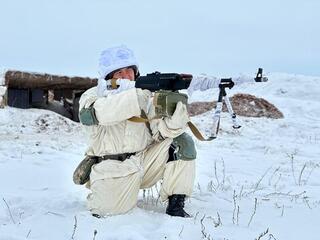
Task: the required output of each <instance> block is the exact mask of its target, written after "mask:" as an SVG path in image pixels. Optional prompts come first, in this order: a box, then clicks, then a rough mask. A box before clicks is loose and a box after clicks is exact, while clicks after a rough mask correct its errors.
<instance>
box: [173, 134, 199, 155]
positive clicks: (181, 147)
mask: <svg viewBox="0 0 320 240" xmlns="http://www.w3.org/2000/svg"><path fill="white" fill-rule="evenodd" d="M172 144H173V145H174V146H175V147H176V148H178V152H177V153H176V156H177V158H178V159H181V160H186V161H189V160H194V159H196V157H197V151H196V147H195V144H194V141H193V139H192V137H191V136H189V135H188V134H187V133H183V134H181V135H180V136H178V137H176V138H174V139H173V142H172Z"/></svg>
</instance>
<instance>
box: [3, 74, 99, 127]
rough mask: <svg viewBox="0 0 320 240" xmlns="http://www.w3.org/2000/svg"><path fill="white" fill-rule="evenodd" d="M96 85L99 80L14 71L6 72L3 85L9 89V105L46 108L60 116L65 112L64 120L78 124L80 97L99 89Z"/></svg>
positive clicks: (7, 97)
mask: <svg viewBox="0 0 320 240" xmlns="http://www.w3.org/2000/svg"><path fill="white" fill-rule="evenodd" d="M97 82H98V79H97V78H89V77H68V76H59V75H51V74H46V73H43V74H42V73H32V72H23V71H13V70H9V71H6V72H5V74H4V84H5V86H6V87H7V93H6V102H7V104H8V105H9V106H12V107H18V108H31V107H35V108H44V109H50V110H53V111H55V112H59V113H60V114H61V112H65V113H64V114H63V115H64V116H66V117H69V118H71V119H73V120H75V121H78V109H77V106H78V101H79V98H80V96H81V94H82V93H83V92H84V91H85V90H87V89H89V88H91V87H93V86H96V85H97ZM49 92H51V93H53V96H54V98H53V100H55V102H53V101H51V102H50V99H49ZM59 103H61V104H60V105H59ZM53 105H54V106H53ZM74 106H76V107H74ZM62 108H64V109H62Z"/></svg>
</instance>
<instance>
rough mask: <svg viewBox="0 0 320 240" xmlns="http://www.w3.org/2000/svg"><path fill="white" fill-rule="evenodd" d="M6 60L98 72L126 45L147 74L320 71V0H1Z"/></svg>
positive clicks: (16, 65) (0, 54)
mask: <svg viewBox="0 0 320 240" xmlns="http://www.w3.org/2000/svg"><path fill="white" fill-rule="evenodd" d="M0 9H1V11H0V29H1V35H0V67H6V68H10V69H20V70H26V71H37V72H48V73H56V74H67V75H82V76H93V77H94V76H97V71H98V69H97V61H98V58H99V54H100V52H101V51H102V50H103V49H105V48H107V47H109V46H115V45H119V44H126V45H127V46H128V47H130V48H132V49H133V50H134V51H135V53H136V56H137V58H138V60H139V62H140V70H141V72H142V73H143V74H145V73H148V72H152V71H155V70H158V71H162V72H186V73H193V74H199V73H207V74H211V75H217V76H225V77H227V76H233V75H236V74H238V73H251V72H255V71H256V68H258V67H260V66H261V67H263V68H264V69H265V71H267V72H288V73H297V74H305V75H317V76H320V46H319V45H320V44H319V43H320V24H319V23H320V1H317V0H301V1H298V0H291V1H289V0H282V1H281V0H268V1H265V0H262V1H259V0H256V1H253V0H242V1H236V0H234V1H231V0H225V1H216V0H198V1H191V0H175V1H172V0H162V1H156V0H108V1H106V0H90V1H86V0H55V1H52V0H28V1H23V0H0Z"/></svg>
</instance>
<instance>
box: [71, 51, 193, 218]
mask: <svg viewBox="0 0 320 240" xmlns="http://www.w3.org/2000/svg"><path fill="white" fill-rule="evenodd" d="M100 75H101V78H100V79H99V80H98V86H97V87H93V88H91V89H89V90H87V91H86V92H85V93H84V94H82V96H81V99H80V107H79V110H80V116H79V117H80V121H81V123H82V124H83V126H84V128H85V129H86V131H87V133H88V136H89V147H88V149H87V151H86V153H85V155H86V158H85V159H84V160H83V161H82V162H81V163H80V165H79V166H78V167H77V169H76V170H75V172H74V182H75V183H76V184H86V186H87V187H88V188H89V189H90V190H91V193H90V194H89V195H88V197H87V200H88V207H89V209H90V211H91V213H92V214H93V215H94V216H107V215H114V214H122V213H126V212H127V211H129V210H130V209H132V208H133V207H135V206H136V203H137V199H138V193H139V189H145V188H149V187H152V186H153V185H155V184H156V183H157V182H158V181H159V180H162V184H161V189H160V196H161V199H162V200H163V201H166V200H169V203H168V206H167V209H166V213H167V214H169V215H171V216H179V217H189V216H190V215H189V214H188V213H186V212H185V210H184V202H185V198H186V197H188V196H190V195H191V193H192V189H193V185H194V177H195V161H194V160H195V158H196V150H195V146H194V142H193V140H192V138H191V137H190V136H188V135H187V134H186V133H185V130H186V127H187V122H188V121H189V117H188V113H187V109H186V105H185V104H183V103H182V102H178V104H177V106H176V109H175V111H174V113H173V115H172V116H170V117H162V118H158V117H157V116H156V112H155V107H154V106H153V105H152V103H151V102H152V98H153V96H152V93H151V92H150V91H148V90H142V89H140V88H135V82H134V81H135V79H136V77H138V76H139V70H138V63H137V61H136V59H135V57H134V55H133V52H132V51H131V50H130V49H128V48H127V47H125V46H119V47H114V48H109V49H107V50H105V51H103V52H102V54H101V57H100ZM141 116H143V117H145V118H147V119H149V121H148V122H143V121H139V120H137V119H141V118H140V117H141Z"/></svg>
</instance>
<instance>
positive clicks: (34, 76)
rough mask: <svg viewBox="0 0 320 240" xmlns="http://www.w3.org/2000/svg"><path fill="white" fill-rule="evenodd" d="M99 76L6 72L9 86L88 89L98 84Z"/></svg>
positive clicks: (6, 83)
mask: <svg viewBox="0 0 320 240" xmlns="http://www.w3.org/2000/svg"><path fill="white" fill-rule="evenodd" d="M97 83H98V79H97V78H89V77H68V76H59V75H51V74H47V73H32V72H22V71H13V70H9V71H7V72H6V73H5V85H7V86H8V87H9V88H18V89H21V88H23V89H28V88H29V89H33V88H40V89H44V90H49V89H74V90H86V89H89V88H91V87H94V86H96V85H97Z"/></svg>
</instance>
